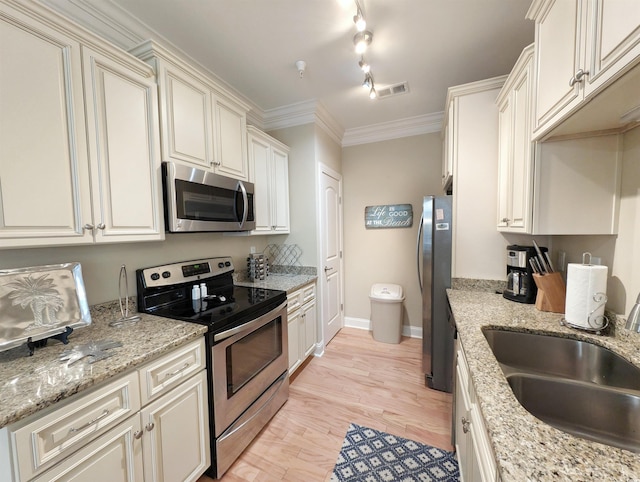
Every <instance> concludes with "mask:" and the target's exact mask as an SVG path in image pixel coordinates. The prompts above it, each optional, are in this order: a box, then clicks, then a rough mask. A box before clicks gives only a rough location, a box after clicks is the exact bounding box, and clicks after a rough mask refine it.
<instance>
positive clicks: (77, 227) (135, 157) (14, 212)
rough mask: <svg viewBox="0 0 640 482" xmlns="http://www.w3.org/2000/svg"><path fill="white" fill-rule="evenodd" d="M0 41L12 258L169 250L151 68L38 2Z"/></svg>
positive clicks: (3, 166)
mask: <svg viewBox="0 0 640 482" xmlns="http://www.w3.org/2000/svg"><path fill="white" fill-rule="evenodd" d="M0 37H1V38H2V48H1V49H0V64H1V65H2V68H1V69H0V85H2V88H1V89H0V112H2V116H0V193H1V196H0V244H1V245H2V247H23V246H52V245H65V244H90V243H94V242H97V243H102V242H123V241H143V240H144V241H146V240H158V239H163V238H164V226H163V225H162V223H161V214H162V205H161V190H160V184H159V182H160V165H159V157H158V155H159V130H158V120H157V119H158V117H157V94H156V84H155V80H154V73H153V71H152V69H150V68H149V67H148V66H147V65H145V64H144V63H142V62H140V61H138V60H137V59H135V58H133V57H131V56H130V55H129V54H126V53H125V52H123V51H119V50H117V49H115V48H113V47H111V46H109V45H105V44H104V43H102V42H101V41H99V40H98V39H95V38H93V37H90V36H89V34H86V36H85V33H82V34H79V30H78V31H76V30H74V29H73V28H72V26H70V25H69V24H68V22H67V21H66V20H64V19H62V18H60V17H58V16H57V15H56V14H54V13H53V12H52V11H50V10H49V9H47V8H45V7H43V6H41V5H38V4H36V3H33V4H29V6H28V7H27V6H25V5H24V4H19V3H15V4H6V3H3V4H2V5H0ZM85 109H86V110H85ZM132 206H135V208H136V209H131V207H132Z"/></svg>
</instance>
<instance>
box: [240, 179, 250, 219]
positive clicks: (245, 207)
mask: <svg viewBox="0 0 640 482" xmlns="http://www.w3.org/2000/svg"><path fill="white" fill-rule="evenodd" d="M238 186H240V190H241V191H242V221H240V227H243V226H244V223H245V222H246V221H247V216H248V215H249V196H247V189H246V188H245V187H244V183H243V182H242V181H238Z"/></svg>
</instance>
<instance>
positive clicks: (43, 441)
mask: <svg viewBox="0 0 640 482" xmlns="http://www.w3.org/2000/svg"><path fill="white" fill-rule="evenodd" d="M138 410H140V389H139V387H138V377H137V374H136V373H130V374H129V375H126V376H123V377H121V378H119V379H118V380H117V381H115V382H112V383H109V384H107V385H105V386H104V387H102V388H99V389H98V390H95V391H93V392H91V393H89V394H86V395H81V396H79V398H77V399H75V400H74V401H72V402H71V403H68V404H66V405H64V406H63V407H60V408H56V409H55V410H53V411H51V412H49V413H48V414H46V415H44V416H43V415H40V414H38V418H37V420H34V421H32V422H28V423H27V424H26V425H24V426H22V427H20V428H18V429H17V430H15V431H14V432H13V434H12V445H13V446H14V448H15V454H16V456H17V460H18V464H17V467H18V472H19V476H18V479H19V480H28V479H30V478H31V477H33V476H34V475H36V474H38V473H40V472H42V471H43V470H44V469H45V468H47V467H50V466H52V465H53V464H54V463H56V462H58V461H59V460H61V459H62V458H64V457H66V456H67V455H69V454H71V453H73V452H75V451H76V450H78V448H79V447H81V446H82V445H84V444H86V443H88V442H89V441H90V440H93V439H94V438H96V437H97V436H98V435H100V434H102V433H103V432H105V431H106V430H108V429H110V428H112V427H115V426H116V424H118V423H120V422H122V421H123V420H124V419H126V418H127V417H129V416H131V415H133V414H134V413H136V412H137V411H138Z"/></svg>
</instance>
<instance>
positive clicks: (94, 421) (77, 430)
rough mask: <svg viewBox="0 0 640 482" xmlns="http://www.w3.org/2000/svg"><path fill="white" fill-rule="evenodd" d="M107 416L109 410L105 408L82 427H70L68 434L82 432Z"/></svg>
mask: <svg viewBox="0 0 640 482" xmlns="http://www.w3.org/2000/svg"><path fill="white" fill-rule="evenodd" d="M107 415H109V409H107V408H105V409H104V411H103V412H102V413H101V414H100V415H98V416H97V417H96V418H94V419H93V420H91V421H90V422H87V423H85V424H84V425H83V426H82V427H78V428H75V427H71V428H70V429H69V432H79V431H80V430H84V429H85V428H87V427H90V426H91V425H93V424H95V423H98V422H99V421H100V420H102V419H103V418H104V417H106V416H107Z"/></svg>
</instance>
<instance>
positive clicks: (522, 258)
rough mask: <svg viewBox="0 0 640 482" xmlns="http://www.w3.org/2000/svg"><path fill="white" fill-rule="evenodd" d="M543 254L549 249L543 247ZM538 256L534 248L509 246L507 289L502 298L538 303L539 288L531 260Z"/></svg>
mask: <svg viewBox="0 0 640 482" xmlns="http://www.w3.org/2000/svg"><path fill="white" fill-rule="evenodd" d="M540 250H541V251H542V252H545V251H547V248H544V247H541V248H540ZM535 256H536V249H535V248H534V247H533V246H518V245H517V244H512V245H510V246H507V289H505V290H504V291H503V292H502V296H504V297H505V298H506V299H508V300H511V301H517V302H518V303H529V304H533V303H535V302H536V295H537V294H538V288H537V287H536V284H535V282H534V281H533V269H532V268H531V263H529V260H530V259H531V258H534V257H535Z"/></svg>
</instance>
